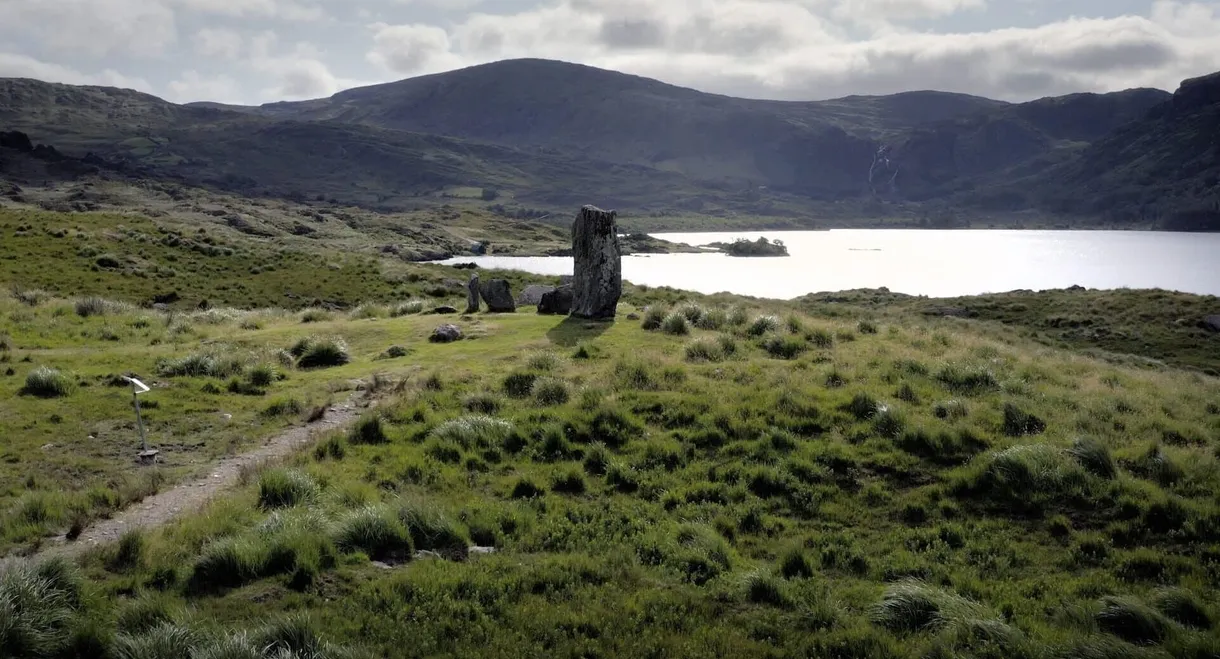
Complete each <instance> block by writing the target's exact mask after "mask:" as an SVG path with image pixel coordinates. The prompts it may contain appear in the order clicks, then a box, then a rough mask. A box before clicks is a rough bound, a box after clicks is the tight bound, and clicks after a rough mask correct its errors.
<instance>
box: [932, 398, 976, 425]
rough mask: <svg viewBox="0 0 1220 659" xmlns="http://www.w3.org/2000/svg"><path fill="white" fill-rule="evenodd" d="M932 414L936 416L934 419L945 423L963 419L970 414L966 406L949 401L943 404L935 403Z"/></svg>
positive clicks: (959, 402) (958, 402) (957, 401)
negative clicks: (942, 420)
mask: <svg viewBox="0 0 1220 659" xmlns="http://www.w3.org/2000/svg"><path fill="white" fill-rule="evenodd" d="M932 413H933V414H935V415H936V418H938V419H944V420H946V421H956V420H958V419H964V418H966V417H967V416H969V414H970V412H969V410H967V409H966V404H965V403H963V402H961V401H960V400H950V401H946V402H944V403H937V404H936V407H935V408H934V409H933V410H932Z"/></svg>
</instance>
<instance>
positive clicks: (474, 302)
mask: <svg viewBox="0 0 1220 659" xmlns="http://www.w3.org/2000/svg"><path fill="white" fill-rule="evenodd" d="M481 300H482V296H481V295H480V294H479V275H478V274H477V273H476V274H473V275H470V281H469V282H467V284H466V313H478V312H479V303H480V301H481Z"/></svg>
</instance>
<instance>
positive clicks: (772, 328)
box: [746, 316, 779, 336]
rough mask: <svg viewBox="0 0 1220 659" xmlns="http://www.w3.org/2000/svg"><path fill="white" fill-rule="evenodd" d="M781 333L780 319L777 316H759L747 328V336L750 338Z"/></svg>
mask: <svg viewBox="0 0 1220 659" xmlns="http://www.w3.org/2000/svg"><path fill="white" fill-rule="evenodd" d="M778 331H779V318H776V317H775V316H759V317H757V318H755V319H754V321H753V322H751V323H750V326H749V327H747V328H746V334H748V335H750V336H762V335H764V334H767V333H770V332H778Z"/></svg>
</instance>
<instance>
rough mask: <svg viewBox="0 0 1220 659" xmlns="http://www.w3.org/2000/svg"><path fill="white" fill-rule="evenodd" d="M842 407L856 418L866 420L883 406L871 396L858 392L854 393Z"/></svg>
mask: <svg viewBox="0 0 1220 659" xmlns="http://www.w3.org/2000/svg"><path fill="white" fill-rule="evenodd" d="M843 409H844V411H846V412H848V413H850V414H851V415H852V416H854V417H856V419H857V420H859V421H867V420H869V419H871V418H873V417H874V416H876V415H877V412H879V411H880V410H881V409H883V406H882V405H881V403H878V402H877V401H876V399H874V398H873V397H872V396H869V395H868V394H864V393H860V394H856V395H855V396H854V397H853V398H852V399H851V402H850V403H848V404H847V405H846V406H845V407H844V408H843Z"/></svg>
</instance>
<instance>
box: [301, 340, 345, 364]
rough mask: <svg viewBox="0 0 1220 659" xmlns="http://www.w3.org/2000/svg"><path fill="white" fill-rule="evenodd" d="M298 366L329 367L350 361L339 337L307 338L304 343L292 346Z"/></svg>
mask: <svg viewBox="0 0 1220 659" xmlns="http://www.w3.org/2000/svg"><path fill="white" fill-rule="evenodd" d="M292 352H293V354H295V355H296V356H297V367H298V368H329V367H333V366H343V365H344V364H347V363H348V362H350V361H351V356H350V355H348V352H347V345H346V344H345V343H344V342H343V340H342V339H339V338H323V339H307V340H305V345H304V346H302V345H301V344H300V343H298V344H297V345H296V346H293V351H292Z"/></svg>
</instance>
